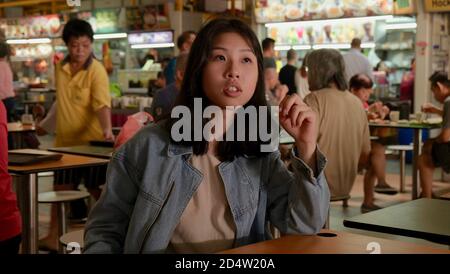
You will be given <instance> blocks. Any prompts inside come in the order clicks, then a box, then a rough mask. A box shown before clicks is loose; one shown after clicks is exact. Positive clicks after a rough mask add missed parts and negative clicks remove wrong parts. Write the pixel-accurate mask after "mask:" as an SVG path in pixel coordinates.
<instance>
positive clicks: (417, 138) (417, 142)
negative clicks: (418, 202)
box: [412, 128, 422, 200]
mask: <svg viewBox="0 0 450 274" xmlns="http://www.w3.org/2000/svg"><path fill="white" fill-rule="evenodd" d="M413 143H414V150H413V160H412V162H413V166H412V199H413V200H414V199H417V197H418V177H419V176H418V171H419V166H418V161H419V155H420V151H421V144H422V130H421V129H420V128H415V129H414V140H413Z"/></svg>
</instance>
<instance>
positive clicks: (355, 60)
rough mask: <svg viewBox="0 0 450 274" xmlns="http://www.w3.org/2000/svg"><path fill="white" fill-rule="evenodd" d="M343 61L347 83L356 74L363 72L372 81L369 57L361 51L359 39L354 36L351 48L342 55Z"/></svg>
mask: <svg viewBox="0 0 450 274" xmlns="http://www.w3.org/2000/svg"><path fill="white" fill-rule="evenodd" d="M343 57H344V62H345V72H346V80H347V83H349V82H350V78H352V77H353V75H356V74H361V73H362V74H365V75H367V76H369V78H370V80H372V81H373V72H372V66H371V65H370V62H369V59H367V57H366V56H364V55H363V54H362V53H361V39H359V38H354V39H353V40H352V43H351V49H350V50H349V51H348V52H347V53H346V54H344V55H343Z"/></svg>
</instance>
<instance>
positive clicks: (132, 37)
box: [128, 30, 173, 45]
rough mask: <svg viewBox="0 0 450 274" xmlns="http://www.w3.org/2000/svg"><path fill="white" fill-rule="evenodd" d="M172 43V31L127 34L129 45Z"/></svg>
mask: <svg viewBox="0 0 450 274" xmlns="http://www.w3.org/2000/svg"><path fill="white" fill-rule="evenodd" d="M172 42H173V31H171V30H168V31H154V32H140V33H130V34H128V43H130V45H138V44H162V43H172Z"/></svg>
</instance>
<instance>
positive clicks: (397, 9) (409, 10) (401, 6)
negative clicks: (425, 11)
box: [394, 0, 417, 15]
mask: <svg viewBox="0 0 450 274" xmlns="http://www.w3.org/2000/svg"><path fill="white" fill-rule="evenodd" d="M416 12H417V6H416V0H397V1H395V3H394V14H395V15H404V14H414V13H416Z"/></svg>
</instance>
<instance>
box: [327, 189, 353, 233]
mask: <svg viewBox="0 0 450 274" xmlns="http://www.w3.org/2000/svg"><path fill="white" fill-rule="evenodd" d="M350 198H351V197H350V195H342V196H332V197H330V202H336V201H342V206H343V207H348V200H349V199H350ZM330 208H331V207H330ZM323 228H325V229H330V209H328V216H327V221H326V222H325V225H324V226H323Z"/></svg>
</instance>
